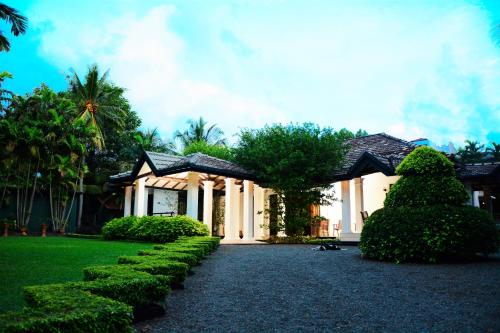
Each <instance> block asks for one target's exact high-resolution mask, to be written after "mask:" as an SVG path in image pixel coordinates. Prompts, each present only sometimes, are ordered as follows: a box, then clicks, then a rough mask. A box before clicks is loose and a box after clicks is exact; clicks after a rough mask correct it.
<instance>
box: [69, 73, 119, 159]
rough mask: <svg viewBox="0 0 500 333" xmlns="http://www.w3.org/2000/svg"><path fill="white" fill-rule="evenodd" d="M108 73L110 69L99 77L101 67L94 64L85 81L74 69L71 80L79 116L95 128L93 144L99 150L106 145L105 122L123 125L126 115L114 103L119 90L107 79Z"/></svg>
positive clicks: (71, 88)
mask: <svg viewBox="0 0 500 333" xmlns="http://www.w3.org/2000/svg"><path fill="white" fill-rule="evenodd" d="M108 73H109V70H108V71H106V72H105V73H104V74H103V75H102V76H101V77H99V68H98V67H97V65H95V64H94V65H92V66H90V67H89V70H88V72H87V75H86V76H85V83H82V81H81V80H80V78H79V77H78V74H76V72H74V71H73V77H72V78H71V80H70V90H71V94H72V98H73V100H74V101H75V104H76V105H77V107H78V112H79V117H80V119H82V120H84V121H85V122H86V123H87V124H89V125H91V126H93V127H94V128H95V131H96V136H95V138H94V140H93V144H94V145H95V147H96V148H97V149H99V150H102V149H104V146H105V143H104V139H105V138H104V134H103V133H102V127H103V124H104V123H105V122H109V123H111V124H113V125H116V126H119V127H123V117H124V115H125V111H124V110H123V109H121V108H120V107H119V106H118V105H116V104H114V103H113V100H114V97H115V96H116V94H117V93H118V91H117V89H114V87H113V86H112V85H111V84H110V83H109V82H108V81H107V80H108Z"/></svg>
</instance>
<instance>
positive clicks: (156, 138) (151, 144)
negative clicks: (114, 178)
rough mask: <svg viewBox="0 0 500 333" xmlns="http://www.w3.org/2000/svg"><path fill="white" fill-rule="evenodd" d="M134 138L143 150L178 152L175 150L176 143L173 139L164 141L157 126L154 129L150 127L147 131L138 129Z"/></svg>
mask: <svg viewBox="0 0 500 333" xmlns="http://www.w3.org/2000/svg"><path fill="white" fill-rule="evenodd" d="M134 139H135V141H136V142H137V144H138V146H139V148H141V149H142V150H147V151H154V152H157V153H169V154H177V152H176V151H175V144H174V143H173V142H171V141H163V140H162V139H161V137H160V134H159V133H158V129H157V128H155V129H153V130H151V129H148V130H146V131H145V132H144V131H138V132H137V133H136V134H135V135H134Z"/></svg>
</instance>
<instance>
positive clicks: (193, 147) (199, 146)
mask: <svg viewBox="0 0 500 333" xmlns="http://www.w3.org/2000/svg"><path fill="white" fill-rule="evenodd" d="M194 153H203V154H205V155H208V156H212V157H217V158H220V159H223V160H228V161H230V160H232V159H233V151H232V149H231V148H229V147H227V146H221V145H212V144H209V143H207V142H206V141H197V142H193V143H191V144H190V145H189V146H187V147H186V148H184V150H183V151H182V154H183V155H190V154H194Z"/></svg>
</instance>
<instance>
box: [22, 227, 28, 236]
mask: <svg viewBox="0 0 500 333" xmlns="http://www.w3.org/2000/svg"><path fill="white" fill-rule="evenodd" d="M21 235H22V236H28V228H26V227H23V228H21Z"/></svg>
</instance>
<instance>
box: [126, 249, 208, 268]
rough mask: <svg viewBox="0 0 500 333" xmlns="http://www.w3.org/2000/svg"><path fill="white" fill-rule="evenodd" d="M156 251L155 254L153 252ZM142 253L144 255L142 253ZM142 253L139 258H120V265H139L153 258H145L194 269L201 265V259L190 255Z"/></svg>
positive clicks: (158, 252) (149, 251)
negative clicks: (186, 265) (166, 261)
mask: <svg viewBox="0 0 500 333" xmlns="http://www.w3.org/2000/svg"><path fill="white" fill-rule="evenodd" d="M153 251H154V252H153ZM141 253H144V252H143V251H141ZM141 253H140V254H139V255H138V256H121V257H118V263H119V264H139V263H142V262H144V261H145V260H150V259H151V258H145V257H153V259H155V260H169V261H178V262H183V263H185V264H188V265H189V267H193V266H195V265H197V264H198V263H199V259H198V258H197V257H196V256H194V255H192V254H188V253H179V252H168V251H158V250H147V252H146V254H142V255H141Z"/></svg>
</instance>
